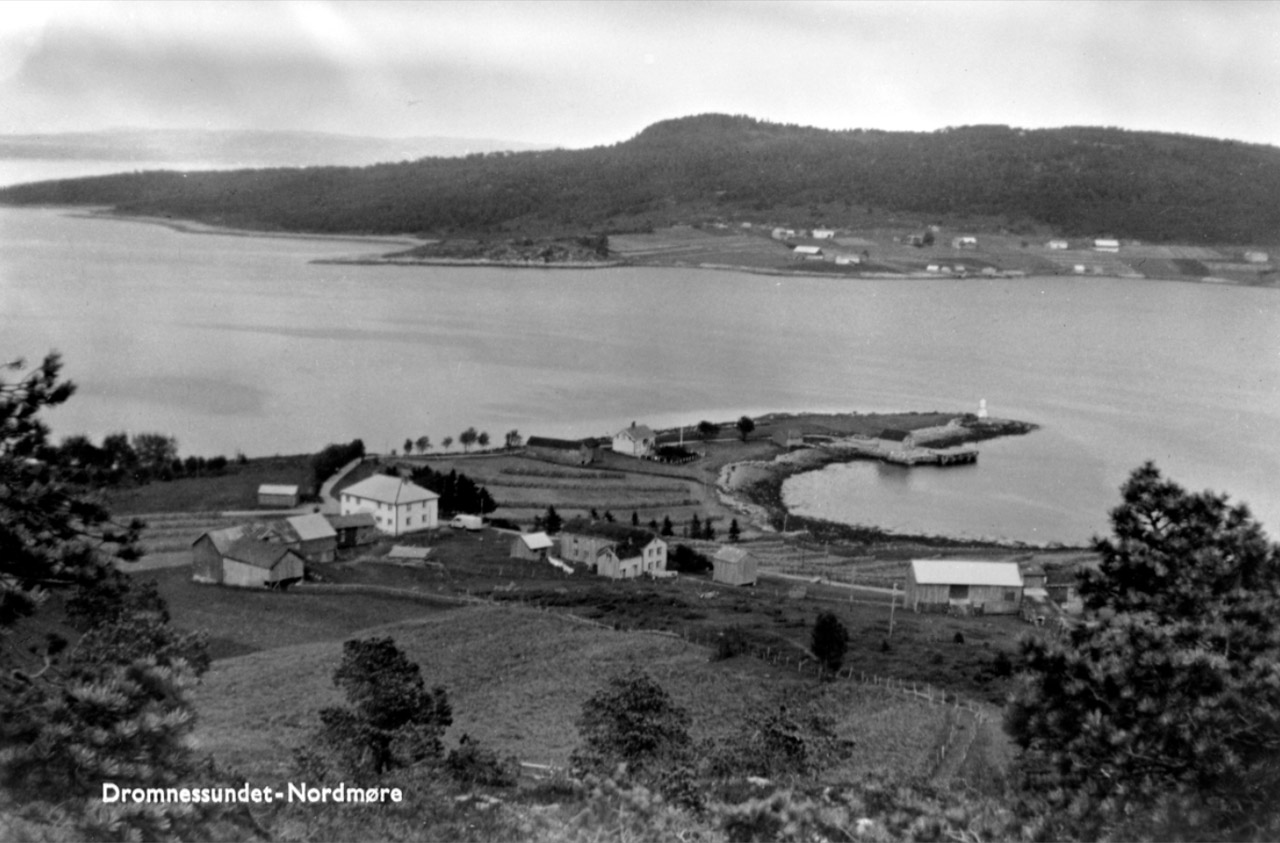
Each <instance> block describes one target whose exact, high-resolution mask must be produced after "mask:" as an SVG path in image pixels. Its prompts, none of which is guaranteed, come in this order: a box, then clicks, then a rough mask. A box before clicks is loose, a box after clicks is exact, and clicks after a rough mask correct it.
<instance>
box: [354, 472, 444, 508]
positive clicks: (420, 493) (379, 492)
mask: <svg viewBox="0 0 1280 843" xmlns="http://www.w3.org/2000/svg"><path fill="white" fill-rule="evenodd" d="M340 494H343V495H352V496H353V497H357V498H365V499H366V500H371V501H377V502H378V503H389V504H393V505H399V504H409V503H418V502H419V501H433V500H436V499H438V498H439V497H440V496H439V495H437V494H436V493H435V492H432V491H429V490H427V489H424V488H422V487H421V486H419V485H417V484H416V483H410V482H409V481H408V480H403V479H401V478H399V477H389V476H387V475H386V474H374V475H371V476H369V477H366V478H365V479H363V480H361V481H360V482H359V483H356V484H355V485H352V486H348V487H347V488H345V489H343V490H342V491H341V492H340Z"/></svg>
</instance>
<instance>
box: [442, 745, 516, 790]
mask: <svg viewBox="0 0 1280 843" xmlns="http://www.w3.org/2000/svg"><path fill="white" fill-rule="evenodd" d="M444 764H445V769H446V770H448V771H449V775H451V776H453V778H454V781H456V782H458V783H459V784H462V785H477V784H478V785H486V786H489V787H515V784H516V779H517V777H518V772H519V762H517V761H516V760H515V758H511V757H507V758H501V757H499V756H498V754H497V753H496V752H494V751H493V750H491V749H489V748H487V747H484V746H482V745H481V744H480V743H479V742H478V741H475V740H473V739H472V737H471V736H470V735H467V734H463V736H462V737H461V738H459V740H458V747H457V749H454V750H451V751H450V752H449V756H448V757H447V758H446V759H445V762H444Z"/></svg>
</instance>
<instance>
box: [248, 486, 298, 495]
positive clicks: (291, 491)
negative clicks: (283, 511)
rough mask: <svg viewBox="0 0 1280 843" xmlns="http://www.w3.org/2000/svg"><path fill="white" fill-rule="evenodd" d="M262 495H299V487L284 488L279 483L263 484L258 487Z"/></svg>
mask: <svg viewBox="0 0 1280 843" xmlns="http://www.w3.org/2000/svg"><path fill="white" fill-rule="evenodd" d="M258 494H260V495H296V494H298V487H297V486H284V485H281V484H278V483H263V484H262V485H261V486H259V487H258Z"/></svg>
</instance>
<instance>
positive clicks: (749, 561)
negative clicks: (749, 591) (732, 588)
mask: <svg viewBox="0 0 1280 843" xmlns="http://www.w3.org/2000/svg"><path fill="white" fill-rule="evenodd" d="M711 565H712V574H711V579H712V580H713V581H715V582H722V583H725V584H727V585H755V584H756V580H757V579H759V574H758V569H759V567H760V563H759V562H757V561H756V558H755V557H754V556H752V555H751V553H749V552H748V551H746V550H744V549H742V548H740V547H722V548H720V549H719V550H718V551H716V555H715V556H713V557H711Z"/></svg>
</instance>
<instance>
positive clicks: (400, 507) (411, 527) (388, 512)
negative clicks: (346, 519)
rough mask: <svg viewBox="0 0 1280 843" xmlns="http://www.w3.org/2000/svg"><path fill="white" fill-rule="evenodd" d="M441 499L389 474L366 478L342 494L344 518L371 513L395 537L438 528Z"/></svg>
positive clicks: (378, 523) (340, 494) (341, 501)
mask: <svg viewBox="0 0 1280 843" xmlns="http://www.w3.org/2000/svg"><path fill="white" fill-rule="evenodd" d="M439 499H440V496H439V495H437V494H436V493H435V492H432V491H429V490H427V489H424V488H422V487H421V486H418V485H416V484H414V483H410V482H409V481H408V480H404V479H401V478H399V477H390V476H388V475H386V474H375V475H373V476H372V477H366V478H365V479H364V480H361V481H360V482H359V483H356V484H355V485H353V486H348V487H347V488H345V489H343V490H342V491H341V492H340V493H339V501H340V504H341V509H342V514H343V515H355V514H356V513H359V512H368V513H370V514H372V515H373V519H374V522H375V523H376V526H377V528H378V530H379V531H381V532H383V533H389V534H390V535H393V536H399V535H402V534H404V533H412V532H415V531H417V530H434V529H435V528H436V527H438V526H439Z"/></svg>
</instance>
